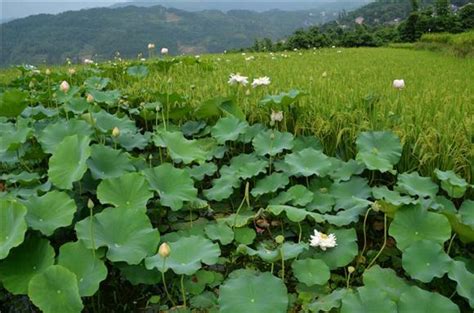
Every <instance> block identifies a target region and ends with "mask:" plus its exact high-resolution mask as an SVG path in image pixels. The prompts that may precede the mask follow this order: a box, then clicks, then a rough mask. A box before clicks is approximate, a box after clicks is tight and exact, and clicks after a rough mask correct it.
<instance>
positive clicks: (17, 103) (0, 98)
mask: <svg viewBox="0 0 474 313" xmlns="http://www.w3.org/2000/svg"><path fill="white" fill-rule="evenodd" d="M28 97H29V94H28V92H26V91H23V90H20V89H14V88H10V89H7V90H6V91H5V92H3V93H0V116H6V117H17V116H18V115H20V114H21V112H23V110H24V109H25V108H26V107H27V106H28Z"/></svg>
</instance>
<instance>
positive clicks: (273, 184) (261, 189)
mask: <svg viewBox="0 0 474 313" xmlns="http://www.w3.org/2000/svg"><path fill="white" fill-rule="evenodd" d="M289 183H290V180H289V178H288V175H287V174H284V173H277V172H275V173H273V174H271V175H269V176H265V177H264V178H262V179H260V180H258V181H257V183H256V184H255V187H254V188H253V189H252V191H251V192H250V193H251V194H252V196H254V197H258V196H261V195H264V194H266V193H272V192H276V191H277V190H278V189H280V188H284V187H285V186H286V185H288V184H289Z"/></svg>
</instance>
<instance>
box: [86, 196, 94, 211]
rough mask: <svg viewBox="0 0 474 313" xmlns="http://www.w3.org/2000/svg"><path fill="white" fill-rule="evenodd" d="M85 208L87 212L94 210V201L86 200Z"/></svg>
mask: <svg viewBox="0 0 474 313" xmlns="http://www.w3.org/2000/svg"><path fill="white" fill-rule="evenodd" d="M87 208H88V209H89V210H92V209H93V208H94V201H92V200H91V199H90V198H89V200H87Z"/></svg>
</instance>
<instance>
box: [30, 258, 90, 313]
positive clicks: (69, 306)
mask: <svg viewBox="0 0 474 313" xmlns="http://www.w3.org/2000/svg"><path fill="white" fill-rule="evenodd" d="M28 296H29V297H30V299H31V302H33V303H34V304H35V305H36V306H37V307H38V308H40V310H41V311H42V312H44V313H80V312H82V309H83V308H84V305H83V304H82V300H81V296H80V295H79V288H78V286H77V281H76V275H74V273H72V272H71V271H69V270H68V269H67V268H65V267H63V266H61V265H52V266H50V267H48V268H47V269H46V270H45V271H44V272H42V273H40V274H38V275H36V276H35V277H33V278H32V279H31V281H30V284H29V286H28Z"/></svg>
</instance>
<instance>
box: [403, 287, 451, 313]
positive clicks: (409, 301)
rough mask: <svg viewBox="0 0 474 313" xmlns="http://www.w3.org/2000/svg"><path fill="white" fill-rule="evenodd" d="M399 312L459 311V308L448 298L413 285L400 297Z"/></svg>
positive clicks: (434, 312) (442, 312)
mask: <svg viewBox="0 0 474 313" xmlns="http://www.w3.org/2000/svg"><path fill="white" fill-rule="evenodd" d="M398 312H399V313H411V312H417V313H418V312H419V313H459V308H458V307H457V306H456V304H454V303H453V302H452V301H451V300H449V299H448V298H446V297H444V296H442V295H440V294H438V293H435V292H429V291H426V290H423V289H421V288H418V287H416V286H411V287H409V288H408V290H406V291H405V292H404V293H403V294H402V295H401V297H400V301H399V303H398Z"/></svg>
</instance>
